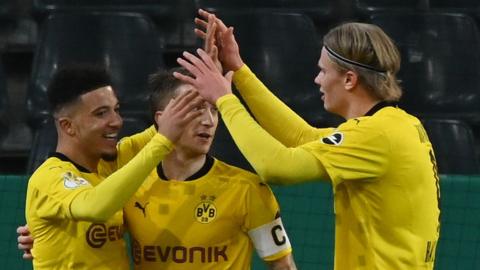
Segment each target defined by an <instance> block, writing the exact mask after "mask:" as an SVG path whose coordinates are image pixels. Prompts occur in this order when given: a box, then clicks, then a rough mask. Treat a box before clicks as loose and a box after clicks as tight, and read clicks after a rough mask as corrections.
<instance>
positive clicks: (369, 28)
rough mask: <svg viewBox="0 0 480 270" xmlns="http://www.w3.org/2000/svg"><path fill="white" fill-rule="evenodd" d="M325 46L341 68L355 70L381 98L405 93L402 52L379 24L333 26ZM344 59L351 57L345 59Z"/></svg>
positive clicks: (325, 37) (389, 98)
mask: <svg viewBox="0 0 480 270" xmlns="http://www.w3.org/2000/svg"><path fill="white" fill-rule="evenodd" d="M323 45H324V46H325V47H327V48H328V50H329V51H333V53H334V54H337V55H338V56H340V57H334V56H332V54H331V53H329V56H330V59H331V60H332V61H333V62H334V63H335V64H336V65H337V67H338V69H339V70H340V71H347V70H353V71H354V72H356V73H357V74H358V75H359V78H360V82H361V83H363V84H364V85H365V86H366V87H367V89H368V90H369V91H371V93H372V94H373V95H374V96H375V97H377V98H379V99H380V100H384V101H389V102H395V101H398V100H399V99H400V97H401V96H402V89H401V88H400V85H399V82H398V80H397V77H396V75H397V73H398V71H399V70H400V53H399V51H398V49H397V47H396V46H395V44H394V43H393V41H392V39H391V38H390V37H389V36H388V35H387V34H385V32H384V31H383V30H382V29H381V28H380V27H378V26H376V25H373V24H366V23H344V24H341V25H339V26H337V27H335V28H333V29H331V30H330V31H329V32H328V33H327V34H326V35H325V36H324V38H323ZM342 58H344V59H347V60H350V61H343V60H342Z"/></svg>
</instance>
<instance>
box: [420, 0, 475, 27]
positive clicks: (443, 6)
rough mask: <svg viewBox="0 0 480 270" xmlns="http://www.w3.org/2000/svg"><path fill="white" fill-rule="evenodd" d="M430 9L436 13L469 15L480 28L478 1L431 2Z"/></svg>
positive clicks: (433, 0) (446, 0)
mask: <svg viewBox="0 0 480 270" xmlns="http://www.w3.org/2000/svg"><path fill="white" fill-rule="evenodd" d="M429 1H430V2H429V3H430V8H431V9H432V10H435V11H444V12H456V13H464V14H468V15H469V16H472V17H473V18H475V20H476V22H477V26H479V27H480V1H478V0H458V1H457V0H455V1H453V0H429Z"/></svg>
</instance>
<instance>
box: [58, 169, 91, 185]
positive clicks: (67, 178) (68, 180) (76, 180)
mask: <svg viewBox="0 0 480 270" xmlns="http://www.w3.org/2000/svg"><path fill="white" fill-rule="evenodd" d="M63 185H64V186H65V188H68V189H75V188H77V187H81V186H86V185H90V183H89V182H88V181H87V180H85V179H83V178H81V177H78V176H75V175H73V173H72V172H66V173H65V174H64V175H63Z"/></svg>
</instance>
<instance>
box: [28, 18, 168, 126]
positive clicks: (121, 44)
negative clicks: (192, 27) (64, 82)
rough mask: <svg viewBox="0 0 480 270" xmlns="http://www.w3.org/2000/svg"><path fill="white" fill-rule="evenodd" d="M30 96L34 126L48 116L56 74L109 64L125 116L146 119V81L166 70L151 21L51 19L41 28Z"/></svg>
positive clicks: (29, 109) (131, 19) (30, 111)
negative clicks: (86, 65) (65, 69)
mask: <svg viewBox="0 0 480 270" xmlns="http://www.w3.org/2000/svg"><path fill="white" fill-rule="evenodd" d="M42 30H43V31H42V33H41V36H40V40H39V41H38V46H37V50H36V52H35V57H34V63H33V70H32V77H31V81H30V86H29V89H28V93H27V110H28V117H29V122H30V124H31V125H32V126H34V127H35V126H36V125H37V124H38V123H41V122H42V119H45V118H46V117H47V115H48V114H49V112H48V106H47V103H48V102H47V100H46V99H47V96H46V91H47V87H48V84H49V82H50V79H51V77H52V75H53V74H54V72H55V71H57V70H58V69H59V68H61V67H62V66H64V65H65V64H69V63H76V62H81V63H96V64H102V65H105V66H106V67H107V68H108V70H109V71H110V72H111V74H112V78H113V86H114V88H115V90H116V92H117V95H118V97H119V99H120V103H121V110H122V112H123V113H124V114H125V115H137V116H141V115H145V114H147V115H148V112H147V111H146V110H145V108H146V107H148V106H147V98H148V91H147V89H146V88H147V87H146V85H147V78H148V75H149V74H151V73H153V72H155V71H156V70H157V69H158V68H162V67H164V60H163V54H162V53H163V51H162V48H161V45H160V42H159V40H158V38H157V32H156V31H155V29H154V27H153V25H152V23H151V21H150V20H149V19H148V17H145V16H142V15H140V14H134V13H101V12H90V13H65V14H64V13H62V14H57V13H56V14H52V15H51V16H49V17H48V19H47V20H46V21H45V24H44V25H43V29H42Z"/></svg>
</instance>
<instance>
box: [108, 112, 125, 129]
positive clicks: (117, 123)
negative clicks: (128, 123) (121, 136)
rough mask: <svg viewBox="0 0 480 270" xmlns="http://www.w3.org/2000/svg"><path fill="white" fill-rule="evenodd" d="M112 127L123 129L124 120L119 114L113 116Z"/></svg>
mask: <svg viewBox="0 0 480 270" xmlns="http://www.w3.org/2000/svg"><path fill="white" fill-rule="evenodd" d="M110 126H113V127H116V128H121V127H122V126H123V118H122V116H121V115H120V114H119V113H118V112H115V113H114V114H113V117H112V120H111V121H110Z"/></svg>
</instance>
